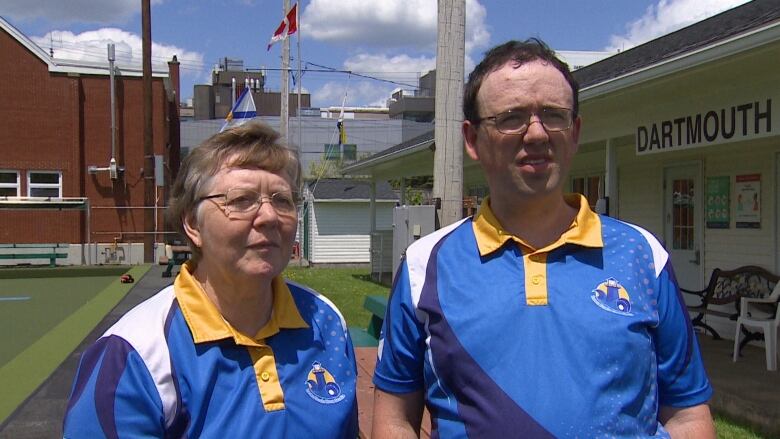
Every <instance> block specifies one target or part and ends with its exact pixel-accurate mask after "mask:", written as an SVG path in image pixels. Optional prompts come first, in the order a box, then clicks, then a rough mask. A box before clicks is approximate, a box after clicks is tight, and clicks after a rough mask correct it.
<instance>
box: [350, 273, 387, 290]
mask: <svg viewBox="0 0 780 439" xmlns="http://www.w3.org/2000/svg"><path fill="white" fill-rule="evenodd" d="M386 274H387V276H382V278H381V279H377V277H376V276H373V275H371V274H369V273H363V274H353V275H352V278H353V279H356V280H360V281H363V282H370V283H372V284H374V285H379V286H382V287H390V286H392V281H391V280H390V276H389V274H390V273H386Z"/></svg>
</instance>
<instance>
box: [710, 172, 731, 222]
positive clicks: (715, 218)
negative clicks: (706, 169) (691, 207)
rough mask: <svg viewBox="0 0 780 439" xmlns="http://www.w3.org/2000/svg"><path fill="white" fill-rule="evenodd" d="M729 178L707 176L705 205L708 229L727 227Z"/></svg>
mask: <svg viewBox="0 0 780 439" xmlns="http://www.w3.org/2000/svg"><path fill="white" fill-rule="evenodd" d="M730 183H731V179H730V177H729V176H725V177H709V178H707V198H706V200H707V202H706V206H705V212H706V218H705V221H706V222H707V228H708V229H728V228H729V222H730V221H729V213H730V212H729V211H730V207H731V205H730V204H729V185H730Z"/></svg>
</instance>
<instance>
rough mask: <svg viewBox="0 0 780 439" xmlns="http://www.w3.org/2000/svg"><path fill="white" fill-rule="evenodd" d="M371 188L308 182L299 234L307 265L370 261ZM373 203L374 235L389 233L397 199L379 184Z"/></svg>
mask: <svg viewBox="0 0 780 439" xmlns="http://www.w3.org/2000/svg"><path fill="white" fill-rule="evenodd" d="M371 184H372V183H371V182H368V181H361V180H354V179H321V180H314V181H310V182H307V184H306V185H305V188H304V200H305V201H304V212H303V215H302V216H303V224H302V230H301V232H302V233H303V235H304V236H302V241H303V257H304V258H305V259H307V260H308V261H309V263H311V264H368V263H369V262H370V261H371V230H372V229H371V196H370V194H371ZM374 201H375V203H376V229H375V231H376V232H381V231H390V230H392V227H393V208H394V207H395V206H396V204H397V202H398V196H397V195H396V194H395V192H394V191H393V190H392V188H391V187H390V185H389V184H388V183H386V182H380V183H377V184H376V197H375V200H374ZM390 235H392V233H390ZM389 247H392V246H391V245H390V246H389Z"/></svg>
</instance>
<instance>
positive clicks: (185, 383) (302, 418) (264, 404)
mask: <svg viewBox="0 0 780 439" xmlns="http://www.w3.org/2000/svg"><path fill="white" fill-rule="evenodd" d="M192 271H193V266H192V265H191V264H190V263H187V264H185V265H184V267H183V269H182V270H181V273H180V274H179V276H177V278H176V280H175V282H174V284H173V285H171V286H169V287H167V288H165V289H163V290H162V291H161V292H159V293H158V294H156V295H155V296H153V297H152V298H150V299H148V300H147V301H145V302H143V303H142V304H140V305H138V306H137V307H136V308H134V309H133V310H131V311H130V312H128V313H127V314H126V315H124V316H123V317H122V318H121V319H120V320H119V321H118V322H117V323H116V324H115V325H114V326H113V327H111V328H110V329H109V330H108V331H107V332H106V333H105V334H104V335H103V336H102V337H101V338H100V339H99V340H97V342H95V344H93V345H92V346H91V347H90V348H89V349H88V350H87V351H85V352H84V354H83V355H82V357H81V364H80V366H79V370H78V373H77V375H76V379H75V382H74V384H73V389H72V393H71V396H70V400H69V401H68V407H67V412H66V415H65V421H64V425H63V431H64V436H65V437H72V438H86V437H89V438H131V437H132V438H136V437H193V438H194V437H226V438H227V437H236V438H238V437H240V438H253V437H257V438H260V437H279V438H283V437H313V438H342V437H343V438H355V437H357V405H356V394H355V381H356V373H357V372H356V371H357V369H356V366H355V356H354V352H353V350H352V343H351V341H350V339H349V333H348V331H347V326H346V323H345V321H344V319H343V317H342V316H341V314H340V313H339V312H338V310H337V309H336V308H335V306H334V305H333V304H332V303H331V302H330V301H328V300H327V299H326V298H325V297H323V296H321V295H319V294H318V293H316V292H314V291H312V290H310V289H308V288H306V287H303V286H301V285H297V284H295V283H292V282H285V281H284V280H282V279H281V278H277V279H274V281H273V295H274V301H273V311H272V315H271V319H270V321H269V322H268V324H266V326H265V327H263V328H262V329H261V330H260V331H259V332H258V333H257V334H256V335H255V336H254V337H249V336H247V335H245V334H242V333H240V332H238V331H237V330H236V329H234V328H233V327H232V326H231V325H230V324H229V323H228V322H227V321H226V320H225V319H223V318H222V316H221V314H220V313H219V312H218V311H217V309H216V307H215V306H214V305H213V303H212V302H211V301H210V300H209V299H208V298H207V297H206V295H205V293H204V292H203V290H202V289H201V287H200V285H199V283H198V282H197V281H196V280H195V279H194V277H193V276H192V274H191V273H192Z"/></svg>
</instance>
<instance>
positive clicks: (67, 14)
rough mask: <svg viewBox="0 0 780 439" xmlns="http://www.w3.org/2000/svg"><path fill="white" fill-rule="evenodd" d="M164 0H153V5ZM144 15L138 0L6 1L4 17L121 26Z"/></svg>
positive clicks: (1, 10) (4, 0) (1, 9)
mask: <svg viewBox="0 0 780 439" xmlns="http://www.w3.org/2000/svg"><path fill="white" fill-rule="evenodd" d="M162 2H163V0H151V4H152V5H155V4H158V3H162ZM140 13H141V2H140V1H138V0H67V1H63V0H3V2H2V5H1V6H0V15H4V16H7V17H11V18H14V19H18V20H34V19H43V20H48V21H52V22H55V23H72V22H78V23H118V22H123V21H125V20H127V19H128V18H130V17H132V16H133V15H135V14H140Z"/></svg>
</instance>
